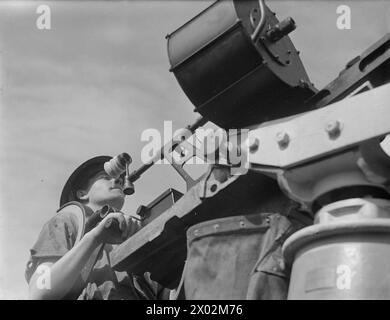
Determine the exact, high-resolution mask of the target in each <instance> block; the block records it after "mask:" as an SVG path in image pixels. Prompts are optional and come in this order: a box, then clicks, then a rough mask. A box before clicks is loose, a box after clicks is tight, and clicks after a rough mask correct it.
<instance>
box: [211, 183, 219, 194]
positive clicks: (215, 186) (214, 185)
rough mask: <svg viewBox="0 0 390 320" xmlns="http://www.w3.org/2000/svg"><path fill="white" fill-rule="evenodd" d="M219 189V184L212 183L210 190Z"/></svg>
mask: <svg viewBox="0 0 390 320" xmlns="http://www.w3.org/2000/svg"><path fill="white" fill-rule="evenodd" d="M217 189H218V186H217V185H216V184H215V183H214V184H212V185H211V187H210V191H211V192H215V191H217Z"/></svg>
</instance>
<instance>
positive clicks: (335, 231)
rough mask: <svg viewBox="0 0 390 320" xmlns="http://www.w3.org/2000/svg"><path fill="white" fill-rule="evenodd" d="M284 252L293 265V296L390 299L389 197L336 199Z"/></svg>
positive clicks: (295, 236) (289, 240) (318, 214)
mask: <svg viewBox="0 0 390 320" xmlns="http://www.w3.org/2000/svg"><path fill="white" fill-rule="evenodd" d="M283 254H284V257H285V259H286V261H287V263H290V264H292V270H291V279H290V285H289V292H288V299H291V300H296V299H299V300H301V299H302V300H310V299H321V300H327V299H390V277H389V270H388V269H389V265H390V201H388V200H382V199H360V198H355V199H348V200H342V201H338V202H334V203H331V204H329V205H327V206H325V207H323V208H322V209H321V210H320V211H319V212H318V213H317V214H316V217H315V222H314V225H313V226H310V227H306V228H304V229H302V230H300V231H298V232H296V233H295V234H293V235H292V236H291V237H289V238H288V239H287V240H286V242H285V244H284V246H283Z"/></svg>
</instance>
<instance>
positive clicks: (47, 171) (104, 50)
mask: <svg viewBox="0 0 390 320" xmlns="http://www.w3.org/2000/svg"><path fill="white" fill-rule="evenodd" d="M210 3H211V2H210V1H181V2H178V1H136V2H134V1H133V2H130V1H129V2H127V1H118V2H108V1H88V2H87V1H85V2H84V1H83V2H82V1H72V2H54V1H44V2H41V1H39V2H35V1H34V2H21V1H12V2H11V1H3V2H1V3H0V51H1V69H0V71H1V77H0V79H1V82H2V83H1V84H2V94H1V108H0V116H1V117H0V177H1V179H0V205H1V211H0V237H1V238H0V240H1V242H0V298H12V299H14V298H20V299H23V298H25V297H26V288H27V286H26V282H25V280H24V268H25V264H26V262H27V259H28V255H29V248H30V247H31V246H32V245H33V243H34V242H35V240H36V238H37V236H38V234H39V231H40V230H41V228H42V225H43V224H44V223H45V222H46V221H47V220H49V219H50V218H51V217H52V216H53V215H54V213H55V211H56V209H57V207H58V203H59V196H60V193H61V190H62V187H63V184H64V182H65V181H66V179H67V178H68V177H69V175H70V174H71V173H72V171H73V170H74V169H75V168H76V167H77V166H78V165H79V164H80V163H81V162H83V161H85V160H86V159H88V158H91V157H93V156H96V155H102V154H107V155H116V154H118V153H121V152H124V151H126V152H128V153H130V154H131V155H132V157H133V161H134V162H133V166H132V169H135V168H136V167H138V166H139V165H140V164H141V160H140V151H141V149H142V147H143V146H144V145H145V143H144V142H142V141H141V139H140V137H141V134H142V132H143V130H145V129H147V128H156V129H162V128H163V121H164V120H171V121H173V124H174V129H178V128H180V127H183V126H184V125H186V124H189V123H191V122H193V121H194V120H195V119H196V118H197V115H196V114H195V113H194V112H193V111H192V110H193V106H192V104H191V103H190V101H189V100H188V99H187V98H186V96H185V94H184V93H183V92H182V90H181V88H180V86H179V85H178V83H177V82H176V80H175V78H174V76H173V74H172V73H170V72H169V62H168V57H167V50H166V40H165V36H166V34H168V33H170V32H172V31H174V30H175V29H176V28H177V27H179V26H180V25H182V24H183V23H184V22H186V21H188V20H189V19H190V18H192V17H193V16H194V15H196V14H197V13H199V12H200V11H201V10H202V9H204V8H206V7H207V6H208V5H209V4H210ZM267 3H268V5H269V6H270V7H271V9H273V10H274V11H276V13H277V15H278V17H279V18H280V19H283V18H285V17H287V16H292V17H293V18H294V20H295V21H296V23H297V25H298V28H297V30H295V31H294V32H293V33H292V34H291V38H292V40H293V42H294V44H295V46H296V47H297V49H298V50H300V51H301V58H302V60H303V63H304V65H305V67H306V70H307V72H308V74H309V76H310V78H311V80H312V82H314V84H315V86H316V87H317V88H319V89H320V88H322V87H323V86H324V85H326V84H327V83H328V82H330V81H331V80H332V79H334V78H335V77H336V76H337V75H338V73H339V71H340V70H341V69H343V67H344V65H345V64H346V63H347V62H348V61H349V60H351V59H352V58H353V57H355V56H357V55H359V54H360V53H361V52H362V51H364V50H365V49H366V48H367V47H369V46H370V45H371V44H372V43H374V42H375V41H377V40H378V39H379V38H380V37H381V36H383V35H384V34H385V33H386V32H389V29H390V28H389V26H390V9H389V4H388V3H387V2H386V1H351V2H348V1H310V2H309V1H268V2H267ZM39 4H48V5H49V6H50V8H51V30H38V29H37V28H36V19H37V18H38V16H39V14H37V13H36V8H37V7H38V5H39ZM340 4H347V5H349V6H350V8H351V10H352V29H351V30H339V29H337V27H336V19H337V17H338V15H337V14H336V8H337V7H338V6H339V5H340ZM168 187H174V188H176V189H178V190H180V191H182V192H184V188H185V186H184V183H183V182H182V181H181V180H180V178H178V177H177V176H176V175H175V173H174V171H173V170H172V169H171V168H170V167H169V166H167V165H164V166H163V165H161V166H156V167H155V168H153V169H152V170H150V171H149V172H148V173H147V174H145V175H144V176H143V178H142V179H141V180H139V181H138V182H137V183H136V194H135V195H134V196H132V197H130V198H128V199H127V202H126V204H125V207H124V211H125V212H133V211H134V210H135V209H136V208H137V207H138V206H139V205H140V204H147V203H149V202H150V201H151V200H153V199H154V198H155V197H156V196H157V195H159V194H160V193H161V192H163V191H164V190H166V189H167V188H168Z"/></svg>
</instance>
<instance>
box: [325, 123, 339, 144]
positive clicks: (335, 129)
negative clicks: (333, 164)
mask: <svg viewBox="0 0 390 320" xmlns="http://www.w3.org/2000/svg"><path fill="white" fill-rule="evenodd" d="M325 130H326V132H327V133H328V135H329V138H331V139H335V138H337V137H338V136H339V135H340V133H341V123H340V121H338V120H333V121H329V122H328V123H327V124H326V126H325Z"/></svg>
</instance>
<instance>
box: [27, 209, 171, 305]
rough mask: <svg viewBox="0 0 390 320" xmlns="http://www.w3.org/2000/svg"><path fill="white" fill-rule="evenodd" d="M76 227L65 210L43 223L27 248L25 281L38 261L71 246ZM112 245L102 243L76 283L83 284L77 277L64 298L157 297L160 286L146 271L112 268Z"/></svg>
mask: <svg viewBox="0 0 390 320" xmlns="http://www.w3.org/2000/svg"><path fill="white" fill-rule="evenodd" d="M77 230H78V225H77V221H76V219H75V218H74V217H73V216H72V215H71V214H68V213H67V212H63V213H58V214H57V215H55V216H54V217H53V218H52V219H50V220H49V221H48V222H47V223H46V224H45V225H44V226H43V228H42V230H41V232H40V234H39V237H38V239H37V241H36V243H35V244H34V246H33V247H32V248H31V249H30V258H29V261H28V263H27V267H26V272H25V277H26V280H27V282H29V281H30V279H31V276H32V275H33V273H34V272H35V270H36V268H37V267H38V265H39V264H41V263H43V262H45V261H48V260H52V259H53V258H55V259H59V258H61V257H62V256H63V255H65V254H66V253H67V252H68V251H69V250H71V249H72V248H73V246H74V245H75V240H76V236H77ZM113 247H114V246H112V245H108V244H106V245H105V246H104V248H103V250H102V251H101V252H100V254H99V256H98V257H97V260H96V263H95V265H94V267H93V268H92V270H91V273H90V275H89V277H88V281H87V283H84V286H83V287H82V288H80V286H79V285H80V283H81V284H83V282H82V280H81V277H80V278H79V279H78V280H76V282H75V285H74V287H73V289H72V290H71V291H70V292H69V293H68V294H67V295H66V296H65V297H64V299H82V300H91V299H107V300H119V299H126V300H139V299H157V298H158V297H159V296H160V293H161V292H163V290H164V288H162V287H161V286H160V285H159V284H157V283H156V282H154V281H152V280H151V279H150V276H149V274H148V273H146V274H144V275H142V276H140V275H133V274H129V273H127V272H118V271H115V270H113V269H112V267H111V263H110V252H111V251H112V250H113ZM77 286H79V288H77ZM80 290H81V291H80Z"/></svg>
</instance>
